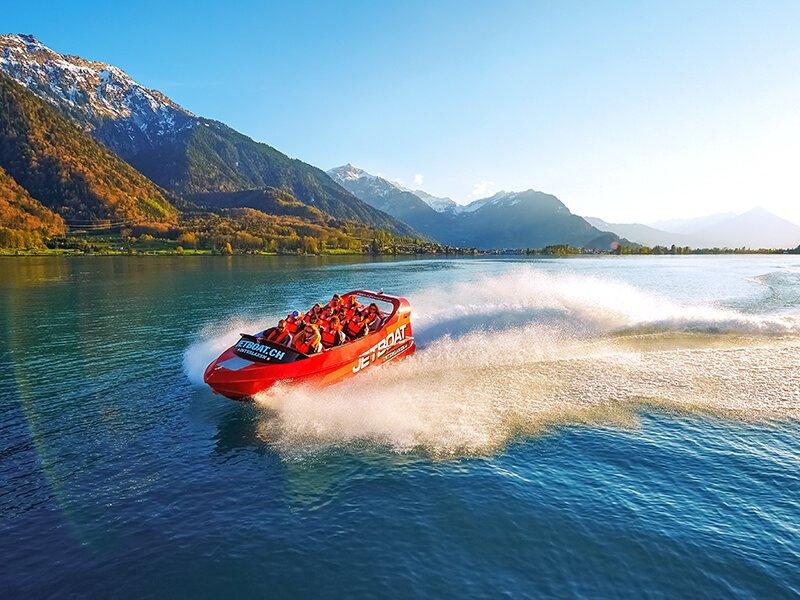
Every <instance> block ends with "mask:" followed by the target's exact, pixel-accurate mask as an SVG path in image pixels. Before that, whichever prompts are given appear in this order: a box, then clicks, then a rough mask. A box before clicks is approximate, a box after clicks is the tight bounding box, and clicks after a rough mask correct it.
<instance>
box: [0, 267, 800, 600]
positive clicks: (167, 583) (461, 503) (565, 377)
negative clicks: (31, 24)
mask: <svg viewBox="0 0 800 600" xmlns="http://www.w3.org/2000/svg"><path fill="white" fill-rule="evenodd" d="M357 288H371V289H377V288H383V289H384V290H385V291H387V292H394V293H399V294H403V295H405V296H407V297H408V298H409V300H410V301H411V303H412V306H413V308H414V320H413V323H414V334H415V337H416V339H417V343H418V345H419V351H418V352H417V354H416V355H415V356H414V357H412V358H410V359H408V360H406V361H403V362H402V363H398V364H396V365H390V366H387V367H386V368H383V369H375V370H373V371H371V372H367V373H365V374H364V375H363V376H359V377H357V378H354V379H353V380H351V381H349V382H346V383H344V384H341V385H338V386H333V387H331V388H327V389H324V390H308V389H280V390H276V391H274V392H270V393H266V394H262V395H261V396H259V397H258V398H257V399H256V401H255V402H253V403H239V402H233V401H230V400H227V399H225V398H222V397H220V396H215V395H213V394H212V393H211V392H210V390H209V389H207V388H206V387H204V386H203V385H202V383H201V376H202V370H203V368H204V367H205V365H206V364H207V363H208V362H209V361H210V360H211V359H213V358H214V357H215V356H216V355H217V354H218V353H219V352H220V351H221V350H223V349H224V348H225V347H226V346H227V345H229V344H230V343H232V342H233V341H235V340H236V339H237V337H238V333H239V332H247V331H255V330H257V329H261V328H263V327H264V326H265V325H268V324H269V323H270V321H271V320H272V319H274V318H275V317H276V316H278V315H280V314H281V313H284V312H285V311H286V310H288V309H292V308H298V309H301V308H303V307H306V306H308V305H310V304H312V303H313V302H315V301H317V300H321V299H324V298H327V297H329V296H330V295H331V294H332V293H333V292H334V291H345V290H348V289H357ZM0 369H1V370H2V378H1V379H0V556H2V562H3V564H2V567H0V595H2V596H3V597H25V598H31V597H53V596H68V597H75V596H87V595H91V596H103V597H109V596H111V597H130V598H141V597H192V598H197V597H237V598H242V597H313V598H316V597H341V598H345V597H346V598H352V597H378V596H381V597H398V598H421V597H442V598H444V597H447V598H450V597H464V596H477V597H497V596H513V597H551V596H556V597H581V598H597V597H626V598H641V597H692V598H695V597H712V598H730V597H739V598H796V597H798V595H800V256H726V257H711V256H704V257H701V256H686V257H669V256H667V257H603V258H576V259H551V260H534V259H501V260H494V259H486V258H481V259H454V260H442V259H424V260H389V259H386V260H378V261H370V260H364V259H360V258H313V257H309V258H278V257H276V258H271V257H230V258H225V257H84V258H51V257H46V258H8V259H2V260H0Z"/></svg>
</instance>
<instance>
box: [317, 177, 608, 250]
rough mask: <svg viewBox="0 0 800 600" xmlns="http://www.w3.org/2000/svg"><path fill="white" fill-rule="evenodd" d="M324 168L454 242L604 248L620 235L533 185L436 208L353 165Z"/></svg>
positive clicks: (485, 245) (413, 223)
mask: <svg viewBox="0 0 800 600" xmlns="http://www.w3.org/2000/svg"><path fill="white" fill-rule="evenodd" d="M328 173H329V174H330V175H331V176H332V177H333V178H334V179H335V180H336V181H337V182H339V183H340V184H341V185H343V186H344V187H346V188H347V189H348V190H350V191H351V192H353V193H354V194H355V195H356V196H358V197H359V198H361V199H362V200H363V201H364V202H367V203H368V204H370V205H372V206H375V207H377V208H380V209H381V210H383V211H385V212H387V213H389V214H390V215H393V216H395V217H397V218H398V219H401V220H402V221H404V222H406V223H409V224H410V225H411V226H413V227H414V228H415V229H417V230H419V231H421V232H422V233H424V234H426V235H428V236H430V237H431V238H433V239H436V240H438V241H440V242H443V243H445V244H450V245H452V246H462V247H465V246H468V247H477V248H486V249H489V248H542V247H544V246H549V245H555V244H569V245H572V246H578V247H586V248H594V249H604V250H608V249H609V248H610V247H611V245H612V244H613V243H614V242H616V241H618V240H619V237H618V236H617V235H616V234H614V233H608V232H604V231H601V230H599V229H597V228H595V227H593V226H592V225H590V224H589V223H587V222H586V221H585V220H584V219H582V218H581V217H579V216H577V215H573V214H572V213H571V212H570V211H569V209H568V208H567V207H566V206H564V204H563V203H562V202H561V201H560V200H559V199H558V198H556V197H555V196H551V195H550V194H544V193H542V192H536V191H534V190H527V191H524V192H499V193H497V194H495V195H493V196H491V197H489V198H482V199H480V200H475V201H474V202H472V203H470V204H468V205H466V206H458V208H457V209H453V207H450V208H449V209H448V208H447V207H448V203H447V202H444V203H442V202H439V203H437V205H438V206H440V207H442V208H444V210H442V212H437V211H436V210H434V209H433V208H432V207H431V206H430V205H429V204H428V203H427V202H425V201H423V200H422V198H420V196H418V195H417V193H415V192H411V191H410V190H407V189H405V188H403V187H401V186H400V185H398V184H396V183H393V182H391V181H389V180H387V179H384V178H382V177H378V176H376V175H372V174H370V173H367V172H366V171H364V170H362V169H359V168H357V167H354V166H353V165H349V164H348V165H344V166H342V167H337V168H335V169H331V170H330V171H328ZM425 196H426V197H428V198H430V197H431V196H430V194H425ZM437 200H441V199H437ZM451 202H452V201H451ZM453 204H455V203H454V202H453Z"/></svg>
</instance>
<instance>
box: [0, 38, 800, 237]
mask: <svg viewBox="0 0 800 600" xmlns="http://www.w3.org/2000/svg"><path fill="white" fill-rule="evenodd" d="M0 101H1V103H0V245H4V244H5V245H8V244H12V245H26V244H27V245H31V244H32V245H38V244H41V243H42V241H43V240H45V239H47V238H48V237H51V236H57V235H63V234H64V233H65V232H66V230H67V228H73V229H74V228H76V227H79V228H81V227H82V228H85V227H87V226H89V227H94V226H104V227H117V228H120V227H123V228H128V229H131V228H133V229H137V230H141V231H143V230H144V229H148V228H149V229H148V231H153V232H155V233H156V234H158V235H163V236H172V239H177V238H178V237H179V236H180V237H181V238H184V237H185V238H186V239H192V240H195V242H194V243H195V244H200V245H203V244H205V245H206V247H211V246H213V247H219V246H220V244H229V245H233V246H234V247H242V248H247V249H258V248H263V249H272V248H277V249H278V250H279V251H280V250H287V251H314V249H315V248H317V249H318V248H320V247H325V248H329V249H337V248H339V249H349V250H353V249H358V248H361V249H364V248H366V247H367V246H369V247H371V248H373V249H374V248H375V244H376V243H377V244H378V245H380V244H381V243H383V244H385V245H387V247H388V246H392V247H395V248H396V247H397V243H398V242H402V243H403V244H406V246H407V247H410V248H416V249H418V248H420V247H421V246H420V244H430V245H431V247H434V246H435V244H439V243H441V244H446V245H449V246H457V247H461V248H464V247H477V248H482V249H495V248H541V247H544V246H548V245H570V246H575V247H582V248H587V249H597V250H609V249H612V248H615V247H617V246H618V245H619V244H622V245H635V244H634V243H635V242H641V243H645V244H648V245H652V244H653V243H664V244H665V245H669V244H671V243H675V244H680V245H692V246H698V245H711V244H712V243H713V245H720V246H721V245H736V246H742V245H747V246H751V245H757V246H763V247H767V246H776V245H781V246H784V245H786V246H788V245H793V244H795V243H796V242H797V241H800V239H798V236H797V235H796V229H797V228H796V226H794V225H792V224H791V223H788V222H786V221H783V220H781V219H779V218H777V217H775V216H774V215H771V214H770V213H767V212H766V211H760V210H755V211H750V213H746V214H745V215H738V216H730V217H729V218H720V219H717V220H715V221H713V222H712V221H709V222H706V223H705V229H704V228H700V229H697V230H692V231H689V230H688V229H687V227H688V228H689V229H691V224H686V223H683V224H680V223H675V224H668V223H667V224H664V228H666V227H673V228H674V230H673V231H665V230H663V229H661V228H653V227H647V226H643V225H638V224H629V225H625V224H609V223H605V222H604V221H601V220H599V219H584V218H583V217H580V216H578V215H575V214H572V213H571V212H570V210H569V209H568V208H567V207H566V206H565V205H564V203H563V202H561V201H560V200H559V199H558V198H556V197H555V196H553V195H550V194H546V193H543V192H539V191H535V190H532V189H530V190H525V191H521V192H499V193H497V194H495V195H493V196H490V197H488V198H482V199H479V200H475V201H473V202H471V203H470V204H467V205H460V204H458V203H456V202H455V201H453V200H452V199H451V198H444V197H437V196H434V195H432V194H429V193H427V192H425V191H424V190H410V189H408V188H405V187H404V186H402V185H400V184H398V183H396V182H393V181H390V180H388V179H386V178H384V177H380V176H377V175H372V174H369V173H367V172H365V171H363V170H361V169H358V168H356V167H354V166H352V165H350V164H348V165H344V166H342V167H337V168H335V169H332V170H331V171H329V172H328V173H326V172H324V171H323V170H321V169H319V168H317V167H315V166H313V165H310V164H308V163H305V162H303V161H301V160H298V159H296V158H291V157H289V156H287V155H286V154H284V153H282V152H280V151H279V150H277V149H275V148H273V147H272V146H269V145H267V144H265V143H263V142H258V141H256V140H253V139H251V138H250V137H248V136H247V135H245V134H243V133H240V132H238V131H236V130H234V129H232V128H230V127H228V126H227V125H225V124H224V123H221V122H219V121H215V120H212V119H207V118H204V117H202V116H198V115H195V114H194V113H192V112H190V111H189V110H187V109H186V108H184V107H182V106H181V105H180V104H178V103H177V102H175V101H173V100H172V99H170V98H169V97H167V96H166V95H165V94H164V93H162V92H160V91H158V90H154V89H150V88H147V87H145V86H143V85H141V84H139V83H137V82H136V81H135V80H134V79H133V78H132V77H131V76H130V75H128V74H127V73H126V72H125V71H123V70H122V69H120V68H119V67H116V66H114V65H110V64H107V63H104V62H99V61H95V60H88V59H85V58H82V57H79V56H74V55H68V54H60V53H58V52H56V51H54V50H52V49H50V48H48V47H47V46H45V45H44V44H42V43H41V42H40V41H39V40H37V39H36V38H34V37H33V36H30V35H15V34H9V35H0ZM679 228H680V229H681V230H680V231H678V229H679ZM759 231H769V232H770V243H768V244H767V243H764V240H765V238H764V236H759V235H757V234H758V232H759ZM120 233H122V230H120ZM773 234H774V235H773ZM626 238H628V239H630V240H632V242H630V241H628V239H626ZM734 239H735V243H729V242H731V241H732V240H734ZM378 240H380V241H378ZM665 240H669V243H667V242H666V241H665ZM701 240H702V241H703V242H705V241H709V243H708V244H706V243H701V242H700V241H701ZM790 240H794V241H793V242H792V243H791V244H789V243H787V242H789V241H790ZM320 244H322V246H320Z"/></svg>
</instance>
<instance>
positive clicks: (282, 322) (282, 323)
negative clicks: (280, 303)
mask: <svg viewBox="0 0 800 600" xmlns="http://www.w3.org/2000/svg"><path fill="white" fill-rule="evenodd" d="M284 328H286V319H281V320H280V321H278V329H284Z"/></svg>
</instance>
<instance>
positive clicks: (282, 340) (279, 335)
mask: <svg viewBox="0 0 800 600" xmlns="http://www.w3.org/2000/svg"><path fill="white" fill-rule="evenodd" d="M264 333H265V334H266V335H264V338H263V339H264V340H266V341H268V342H275V343H276V344H282V345H284V346H291V345H292V334H291V332H290V331H289V324H288V323H287V322H286V320H285V319H281V320H280V321H278V326H277V327H270V328H269V329H267V330H266V331H265V332H264Z"/></svg>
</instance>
